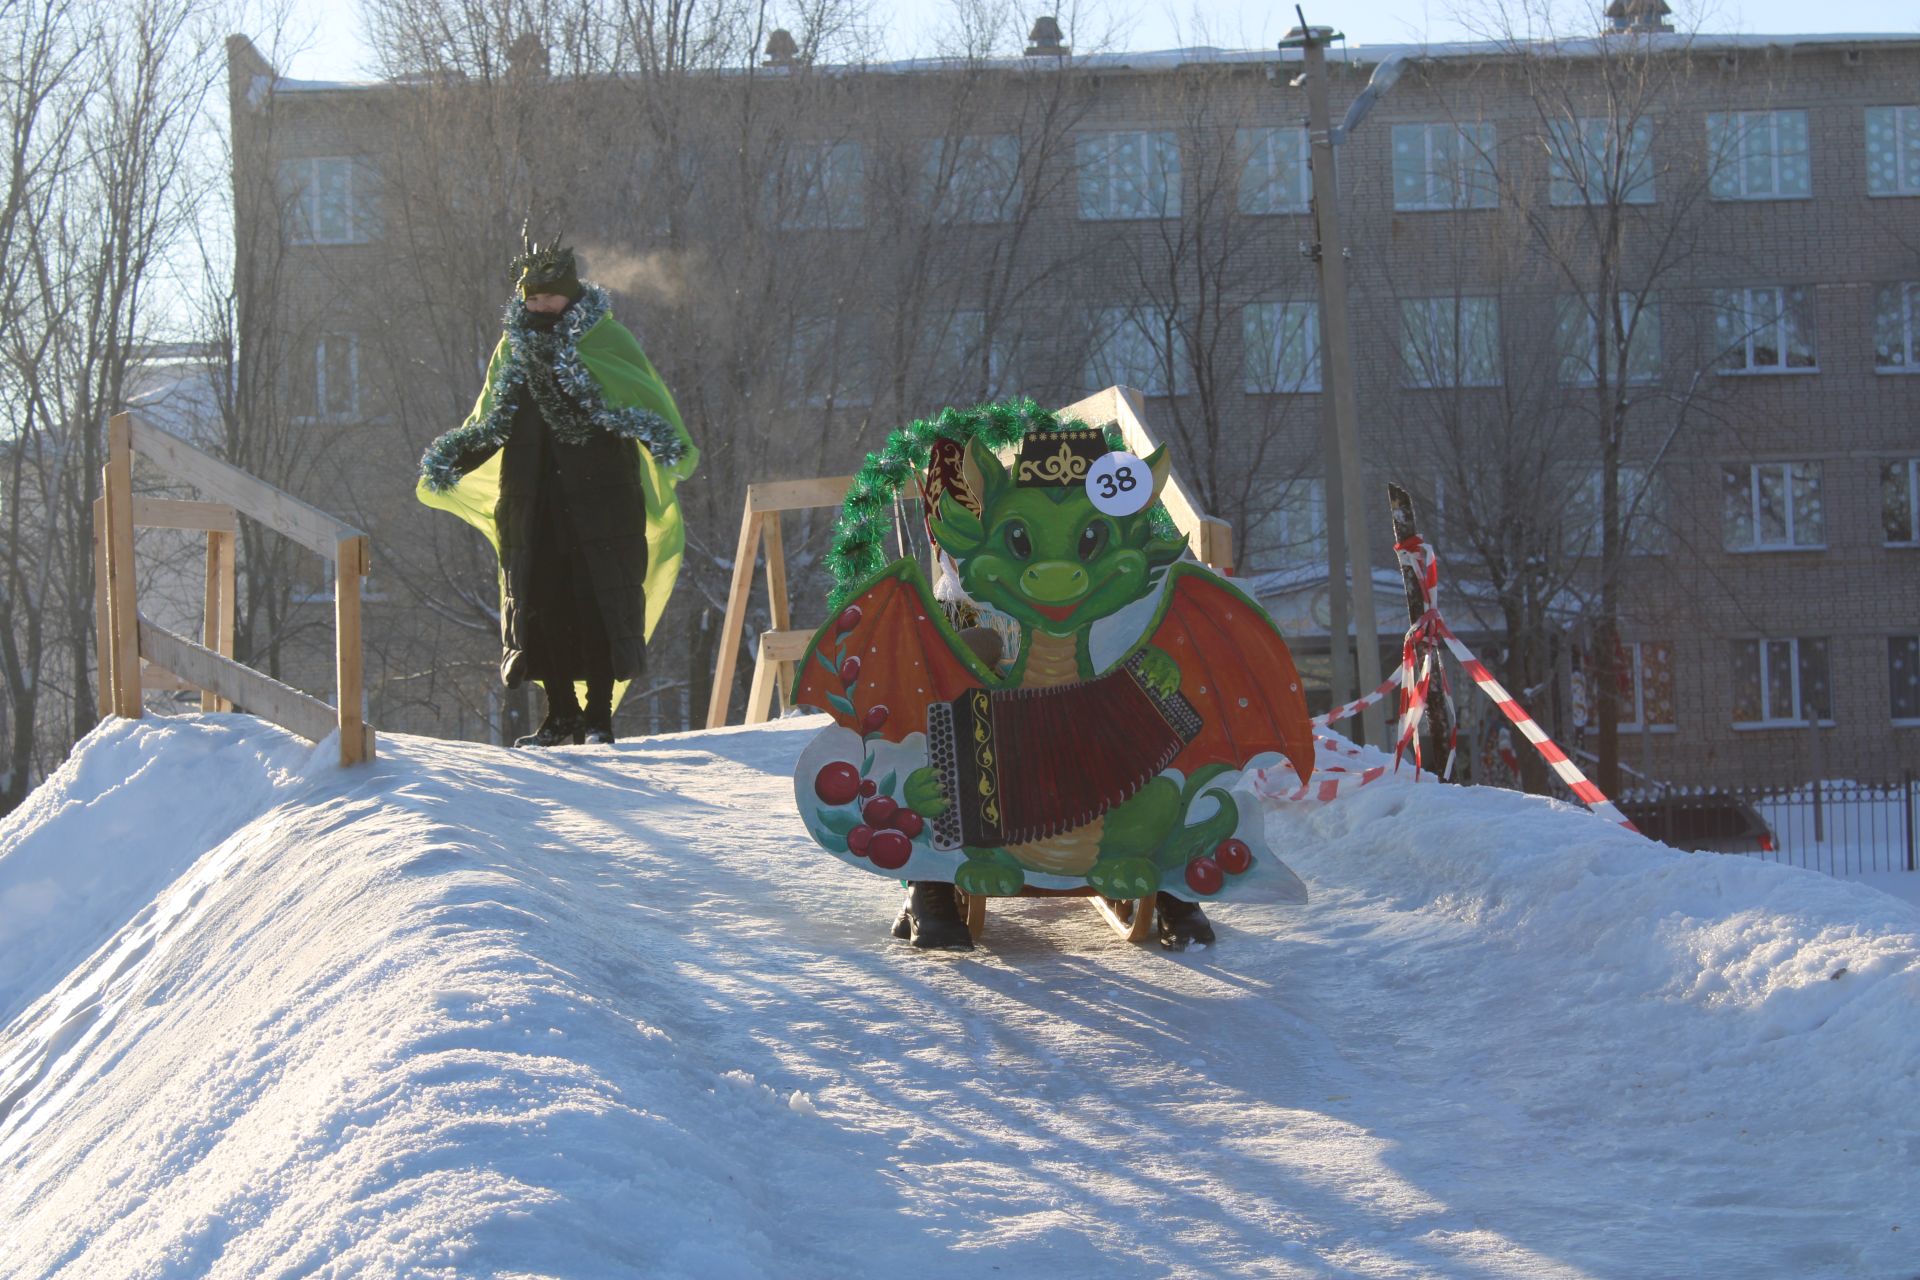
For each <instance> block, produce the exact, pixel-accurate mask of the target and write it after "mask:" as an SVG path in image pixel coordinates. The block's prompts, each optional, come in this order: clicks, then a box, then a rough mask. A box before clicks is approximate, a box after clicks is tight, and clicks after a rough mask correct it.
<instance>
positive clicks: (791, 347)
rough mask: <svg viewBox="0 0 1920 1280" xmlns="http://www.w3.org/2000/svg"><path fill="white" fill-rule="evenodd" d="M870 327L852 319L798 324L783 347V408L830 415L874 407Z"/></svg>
mask: <svg viewBox="0 0 1920 1280" xmlns="http://www.w3.org/2000/svg"><path fill="white" fill-rule="evenodd" d="M870 337H871V334H870V332H869V326H867V325H865V324H863V323H861V322H860V321H858V320H856V319H853V318H851V317H841V318H840V319H838V320H836V319H835V318H834V317H832V316H807V317H803V318H801V319H799V320H796V321H795V322H794V325H793V330H792V333H791V334H790V335H789V338H788V342H787V368H786V380H785V388H786V402H787V403H788V404H789V405H793V406H795V407H801V406H805V407H807V408H813V409H831V408H834V407H836V406H839V407H845V406H849V405H854V406H858V405H865V404H870V403H872V400H873V387H872V382H871V378H870V374H871V370H870V369H869V368H868V367H867V353H868V352H869V351H870V350H871V349H872V344H871V342H870V341H868V339H869V338H870Z"/></svg>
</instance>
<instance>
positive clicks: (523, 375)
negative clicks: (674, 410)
mask: <svg viewBox="0 0 1920 1280" xmlns="http://www.w3.org/2000/svg"><path fill="white" fill-rule="evenodd" d="M610 307H611V303H610V302H609V300H608V298H607V291H606V290H605V289H602V288H601V287H600V286H598V285H593V284H589V285H586V286H585V287H584V289H583V290H582V292H581V294H580V298H579V300H578V301H576V302H575V303H574V304H573V305H572V306H571V307H569V308H567V310H566V311H565V312H563V313H562V314H561V317H560V323H559V324H558V325H557V326H555V327H554V328H553V329H551V330H541V329H536V328H535V327H534V326H533V324H532V323H531V320H530V317H531V315H532V313H531V312H529V311H528V310H527V306H526V303H525V302H523V301H522V300H521V299H519V298H515V299H514V300H513V301H512V302H510V303H508V304H507V309H506V314H505V315H504V317H503V322H504V324H505V327H506V335H507V358H506V359H505V360H502V361H501V362H500V367H499V368H498V369H497V370H496V371H495V372H494V376H493V387H492V390H493V398H492V403H491V405H490V406H489V408H488V410H487V413H486V416H485V417H482V418H479V419H476V420H475V421H473V422H470V423H467V424H466V425H464V426H460V427H455V428H454V429H453V430H452V431H449V432H447V433H446V434H444V435H442V436H441V437H440V438H439V439H437V440H435V441H434V442H433V443H432V444H430V445H428V446H427V451H426V452H425V453H424V454H422V455H421V456H420V474H421V475H422V476H423V477H424V478H425V479H426V482H427V487H428V488H429V489H432V490H434V491H435V492H436V493H444V492H445V491H446V490H448V489H451V488H453V487H454V486H455V485H457V484H459V483H460V477H461V475H462V474H463V472H462V471H461V470H460V463H461V460H462V459H464V458H468V457H471V456H472V455H473V454H474V453H476V452H481V451H484V452H487V453H491V452H492V451H493V450H495V449H498V448H500V447H501V446H502V445H504V444H506V442H507V437H508V436H509V435H511V434H512V432H513V413H514V410H515V409H516V408H517V407H518V406H517V403H516V394H517V393H518V392H519V391H520V390H521V389H523V388H524V389H525V390H526V391H527V393H528V394H529V395H531V396H532V397H533V401H534V404H535V405H536V406H538V408H539V410H540V413H541V416H542V417H544V418H545V419H546V421H547V426H548V428H549V429H551V430H552V431H553V433H554V435H555V436H556V437H558V438H559V439H560V440H561V441H562V442H563V443H566V444H584V443H586V442H587V440H589V439H590V438H591V437H592V435H593V433H594V432H595V431H605V432H607V433H608V434H610V435H614V436H618V437H619V438H620V439H622V440H637V441H639V442H640V443H641V444H642V445H644V446H645V447H646V450H647V452H648V453H650V454H652V455H653V459H654V461H655V462H658V463H659V464H660V465H661V466H663V467H670V466H672V465H673V464H674V463H676V462H678V461H679V460H680V457H681V455H682V453H684V452H685V449H684V447H683V446H682V444H681V442H680V433H679V432H677V431H675V430H674V429H673V424H672V423H671V422H668V421H667V420H666V419H665V418H663V417H661V416H660V415H659V414H657V413H654V412H653V411H652V410H650V409H642V408H640V407H639V406H638V405H625V406H621V407H619V408H615V407H614V406H611V405H609V404H608V403H607V402H606V397H605V396H604V395H603V394H602V393H601V390H600V384H599V383H598V382H596V381H594V378H593V374H592V373H591V372H589V371H588V369H587V366H586V362H585V361H583V360H581V358H580V348H579V343H580V339H581V337H583V336H584V335H585V334H586V332H587V331H588V330H589V329H592V328H593V326H594V325H596V324H598V323H600V320H601V318H602V317H603V316H605V315H606V314H607V311H608V310H609V308H610Z"/></svg>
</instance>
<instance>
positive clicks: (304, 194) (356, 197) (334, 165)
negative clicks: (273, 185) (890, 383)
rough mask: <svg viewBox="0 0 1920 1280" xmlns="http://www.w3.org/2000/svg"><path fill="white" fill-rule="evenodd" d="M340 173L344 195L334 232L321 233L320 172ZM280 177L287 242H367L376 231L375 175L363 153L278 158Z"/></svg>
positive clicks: (377, 225) (377, 181)
mask: <svg viewBox="0 0 1920 1280" xmlns="http://www.w3.org/2000/svg"><path fill="white" fill-rule="evenodd" d="M324 172H331V173H334V174H336V175H337V176H339V177H340V179H341V183H342V187H343V190H344V192H345V195H344V197H343V200H344V207H343V209H342V210H341V218H342V221H343V223H344V224H345V229H344V231H343V232H342V233H340V234H338V235H323V234H321V228H322V219H321V217H320V212H321V211H320V200H321V193H322V190H323V187H324V185H325V184H324V181H323V173H324ZM280 179H281V182H282V184H283V185H284V186H285V187H286V188H288V189H287V190H286V193H285V194H286V197H287V199H288V200H289V201H290V204H289V206H288V212H289V214H290V215H291V223H292V225H291V226H289V227H288V228H287V242H288V243H289V244H297V245H343V244H371V243H372V242H373V241H374V240H376V239H378V238H379V235H380V212H379V203H378V186H379V175H378V173H377V172H376V171H375V169H374V167H373V163H372V161H370V160H368V159H367V158H366V157H365V156H298V157H295V158H293V159H288V160H283V161H281V162H280Z"/></svg>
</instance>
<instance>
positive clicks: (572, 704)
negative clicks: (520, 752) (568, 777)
mask: <svg viewBox="0 0 1920 1280" xmlns="http://www.w3.org/2000/svg"><path fill="white" fill-rule="evenodd" d="M546 689H547V718H546V719H545V720H543V721H541V722H540V727H539V728H538V729H537V730H535V731H534V732H532V733H530V734H528V735H527V736H526V737H524V738H519V739H516V740H515V741H514V744H513V745H514V746H516V747H564V746H568V745H578V744H579V742H580V740H581V738H582V737H583V736H585V732H586V726H585V725H584V724H583V723H582V722H581V718H580V703H579V700H578V699H576V698H575V697H574V696H573V682H572V681H571V680H566V681H561V680H549V681H548V682H547V685H546Z"/></svg>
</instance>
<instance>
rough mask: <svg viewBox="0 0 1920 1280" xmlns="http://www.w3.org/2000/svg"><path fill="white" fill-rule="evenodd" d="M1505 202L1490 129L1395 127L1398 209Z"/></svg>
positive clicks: (1488, 206)
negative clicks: (1494, 167)
mask: <svg viewBox="0 0 1920 1280" xmlns="http://www.w3.org/2000/svg"><path fill="white" fill-rule="evenodd" d="M1499 203H1500V188H1499V185H1498V183H1497V182H1496V181H1495V178H1494V172H1493V126H1492V125H1490V124H1397V125H1395V126H1393V207H1394V208H1396V209H1491V208H1493V207H1494V206H1495V205H1497V204H1499Z"/></svg>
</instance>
